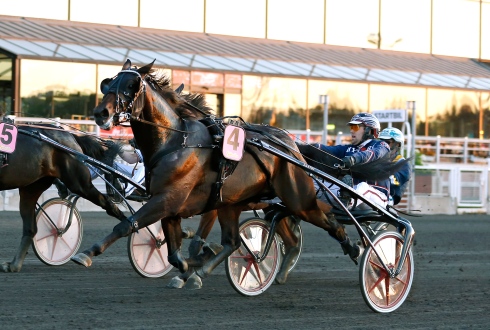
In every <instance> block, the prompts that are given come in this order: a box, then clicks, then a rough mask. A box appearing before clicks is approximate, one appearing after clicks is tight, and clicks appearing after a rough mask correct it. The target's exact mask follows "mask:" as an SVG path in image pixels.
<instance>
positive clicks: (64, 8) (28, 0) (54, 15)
mask: <svg viewBox="0 0 490 330" xmlns="http://www.w3.org/2000/svg"><path fill="white" fill-rule="evenodd" d="M1 11H2V15H9V16H21V17H37V18H48V19H59V20H67V19H68V0H50V1H49V4H47V3H46V1H39V0H3V1H2V10H1Z"/></svg>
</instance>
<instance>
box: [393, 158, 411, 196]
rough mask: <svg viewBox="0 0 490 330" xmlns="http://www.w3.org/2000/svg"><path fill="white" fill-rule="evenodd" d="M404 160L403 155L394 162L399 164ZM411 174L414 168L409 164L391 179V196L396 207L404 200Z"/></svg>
mask: <svg viewBox="0 0 490 330" xmlns="http://www.w3.org/2000/svg"><path fill="white" fill-rule="evenodd" d="M404 159H405V158H403V156H402V155H398V156H396V157H395V159H394V160H393V162H399V161H401V160H404ZM411 174H412V167H411V166H410V163H408V162H407V163H405V165H403V167H402V168H401V169H400V170H399V171H398V172H396V173H395V174H393V175H392V176H391V177H390V181H391V182H390V195H391V196H392V197H393V204H394V205H396V204H398V203H400V200H401V199H402V197H403V194H404V193H405V190H406V188H407V184H408V181H409V180H410V176H411Z"/></svg>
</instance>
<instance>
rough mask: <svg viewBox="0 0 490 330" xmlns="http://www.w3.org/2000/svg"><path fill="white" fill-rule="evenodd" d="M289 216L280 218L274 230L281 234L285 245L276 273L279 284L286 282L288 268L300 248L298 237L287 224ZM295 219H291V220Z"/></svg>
mask: <svg viewBox="0 0 490 330" xmlns="http://www.w3.org/2000/svg"><path fill="white" fill-rule="evenodd" d="M289 220H290V219H289V218H285V219H282V220H281V221H279V223H278V224H277V226H276V232H277V233H278V234H279V236H281V238H282V241H283V242H284V246H285V250H286V251H285V252H286V253H285V255H284V257H283V258H282V263H281V268H280V269H279V272H278V273H277V275H276V282H277V283H279V284H284V283H286V280H287V278H288V275H289V269H290V268H291V265H292V264H293V262H294V259H295V258H297V257H298V254H299V253H300V248H299V246H298V243H299V239H298V237H296V235H295V234H294V232H293V230H292V229H291V227H290V226H289ZM294 221H295V220H292V219H291V222H294Z"/></svg>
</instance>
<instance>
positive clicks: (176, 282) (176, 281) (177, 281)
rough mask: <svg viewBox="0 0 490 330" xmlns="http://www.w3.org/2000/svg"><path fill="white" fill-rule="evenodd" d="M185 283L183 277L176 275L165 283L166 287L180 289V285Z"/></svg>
mask: <svg viewBox="0 0 490 330" xmlns="http://www.w3.org/2000/svg"><path fill="white" fill-rule="evenodd" d="M184 285H185V282H184V280H183V279H181V278H180V277H178V276H175V277H174V278H172V279H171V280H170V282H169V283H168V284H167V288H171V289H182V287H183V286H184Z"/></svg>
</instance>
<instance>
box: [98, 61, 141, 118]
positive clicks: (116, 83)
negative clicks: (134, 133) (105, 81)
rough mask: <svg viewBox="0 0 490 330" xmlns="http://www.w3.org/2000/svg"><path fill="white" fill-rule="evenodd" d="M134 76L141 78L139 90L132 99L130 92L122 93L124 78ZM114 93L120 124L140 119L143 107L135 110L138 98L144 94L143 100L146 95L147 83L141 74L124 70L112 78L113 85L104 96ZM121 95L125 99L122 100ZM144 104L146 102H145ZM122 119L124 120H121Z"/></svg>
mask: <svg viewBox="0 0 490 330" xmlns="http://www.w3.org/2000/svg"><path fill="white" fill-rule="evenodd" d="M127 73H130V74H134V75H136V76H137V77H138V78H139V84H140V86H139V89H138V91H137V92H136V93H135V94H134V96H133V97H132V98H131V95H130V93H129V92H128V91H125V90H124V91H120V87H121V81H123V79H122V77H123V76H124V75H125V74H127ZM109 93H113V94H115V95H116V98H117V99H116V109H115V112H116V115H118V117H119V118H118V124H119V123H121V122H125V121H128V120H130V119H131V118H132V117H135V118H139V116H140V114H141V111H142V110H143V105H141V106H140V107H139V108H136V109H133V108H134V105H135V103H136V100H137V99H138V97H140V95H141V94H143V100H144V98H145V95H146V81H145V80H144V79H143V78H142V77H141V75H140V73H139V72H138V71H136V70H122V71H120V72H119V73H118V74H117V75H116V76H115V77H113V78H112V81H111V83H110V84H109V85H108V86H107V90H106V91H105V92H103V94H104V96H105V95H107V94H109ZM121 94H122V95H123V96H124V98H121ZM143 102H144V101H143ZM121 118H122V119H123V120H121Z"/></svg>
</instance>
